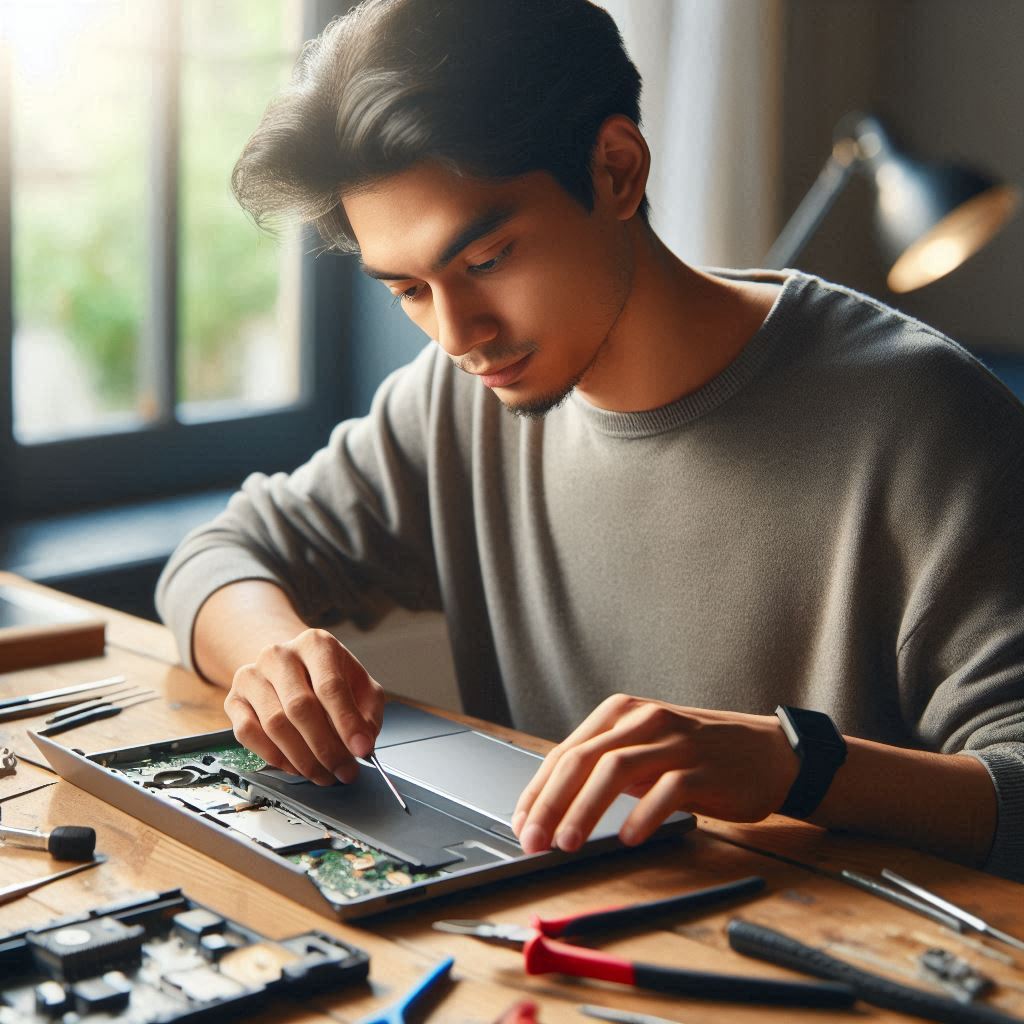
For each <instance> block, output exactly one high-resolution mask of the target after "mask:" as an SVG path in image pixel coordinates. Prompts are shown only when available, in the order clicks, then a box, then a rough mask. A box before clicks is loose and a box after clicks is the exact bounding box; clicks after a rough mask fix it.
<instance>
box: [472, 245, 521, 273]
mask: <svg viewBox="0 0 1024 1024" xmlns="http://www.w3.org/2000/svg"><path fill="white" fill-rule="evenodd" d="M511 251H512V246H511V244H509V245H506V246H505V248H504V249H502V250H501V252H499V253H498V255H497V256H492V257H491V258H490V259H489V260H484V262H483V263H474V264H473V265H472V266H471V267H470V268H469V272H470V273H471V274H490V273H493V272H494V271H495V270H497V269H498V267H499V266H500V265H501V264H502V263H503V262H504V261H505V257H506V256H508V254H509V253H510V252H511Z"/></svg>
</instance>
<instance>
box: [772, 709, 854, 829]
mask: <svg viewBox="0 0 1024 1024" xmlns="http://www.w3.org/2000/svg"><path fill="white" fill-rule="evenodd" d="M790 711H793V712H796V713H797V715H799V716H800V717H804V718H806V717H807V716H811V715H813V716H814V717H815V719H816V723H815V729H814V735H811V734H809V733H808V732H806V731H804V730H801V728H800V725H799V720H798V718H796V717H794V716H793V715H789V714H787V713H788V712H790ZM775 713H776V715H778V716H779V718H780V719H781V718H782V715H783V714H787V718H788V721H789V723H790V725H791V727H792V728H793V729H794V730H795V731H796V732H797V734H798V736H799V742H798V743H797V744H795V745H794V746H793V751H794V753H795V754H796V756H797V757H798V758H799V759H800V770H799V771H798V772H797V776H796V779H795V780H794V781H793V785H792V786H791V787H790V790H789V793H788V794H787V795H786V799H785V800H784V801H783V804H782V806H781V807H780V808H779V814H784V815H786V817H788V818H808V817H810V816H811V815H812V814H813V813H814V811H815V810H816V809H817V807H818V805H819V804H820V803H821V801H822V800H823V799H824V797H825V794H826V793H827V792H828V789H829V786H831V785H832V780H833V778H835V774H836V772H837V771H838V770H839V768H840V766H841V765H842V764H843V762H844V761H845V760H846V741H845V740H844V739H843V736H842V734H841V733H840V732H839V730H838V729H837V728H836V726H835V723H834V722H833V721H832V719H831V718H829V716H828V715H826V714H825V713H824V712H822V711H809V710H807V709H805V708H792V709H790V708H788V707H785V706H783V705H780V706H779V707H778V708H776V710H775ZM822 732H830V733H831V734H832V735H831V737H830V738H829V739H828V740H822V739H821V738H820V736H821V733H822Z"/></svg>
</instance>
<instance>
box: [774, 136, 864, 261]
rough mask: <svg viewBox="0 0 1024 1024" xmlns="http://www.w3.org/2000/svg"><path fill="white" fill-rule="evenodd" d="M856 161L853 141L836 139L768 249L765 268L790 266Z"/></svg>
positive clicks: (856, 150)
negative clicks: (802, 196) (815, 176)
mask: <svg viewBox="0 0 1024 1024" xmlns="http://www.w3.org/2000/svg"><path fill="white" fill-rule="evenodd" d="M857 159H858V149H857V144H856V142H854V140H853V139H840V140H839V141H838V142H837V143H836V144H835V146H833V147H832V152H831V153H830V154H829V158H828V160H826V161H825V166H824V167H823V168H822V169H821V171H820V173H819V174H818V177H817V178H816V179H815V182H814V184H813V185H812V186H811V187H810V189H809V190H808V192H807V195H805V196H804V198H803V200H802V201H801V203H800V205H799V206H798V207H797V208H796V210H795V211H794V212H793V216H792V217H790V218H789V220H788V221H787V222H786V226H785V227H784V228H783V229H782V231H781V232H780V234H779V237H778V238H776V239H775V241H774V243H772V247H771V249H769V250H768V255H767V256H766V257H765V258H764V266H765V267H767V268H769V269H775V270H781V269H782V268H783V267H788V266H791V265H792V263H793V260H795V259H796V258H797V256H799V255H800V253H801V252H803V248H804V246H805V245H806V244H807V242H808V241H809V239H810V238H811V236H812V235H813V234H814V232H815V231H816V230H817V229H818V225H819V224H820V223H821V222H822V221H823V220H824V219H825V215H826V214H827V213H828V211H829V210H831V209H832V204H833V203H835V201H836V199H838V198H839V195H840V193H841V192H842V191H843V189H844V188H845V187H846V183H847V182H848V181H849V180H850V175H851V174H852V173H853V169H854V165H855V163H856V161H857Z"/></svg>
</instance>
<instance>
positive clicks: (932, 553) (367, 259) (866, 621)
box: [158, 0, 1024, 877]
mask: <svg viewBox="0 0 1024 1024" xmlns="http://www.w3.org/2000/svg"><path fill="white" fill-rule="evenodd" d="M639 84H640V83H639V78H638V76H637V74H636V71H635V69H634V67H633V65H632V64H631V63H630V61H629V59H628V57H627V56H626V55H625V53H624V51H623V49H622V44H621V39H620V38H619V35H618V33H617V31H616V29H615V27H614V24H613V22H612V21H611V19H610V18H609V17H608V16H607V15H606V14H605V12H603V11H602V10H600V9H599V8H597V7H594V6H592V5H591V4H589V3H587V2H585V0H521V2H516V3H506V2H503V3H489V4H480V3H478V2H477V0H369V2H368V3H366V4H363V5H361V6H360V7H359V8H358V9H357V10H356V11H354V12H353V13H351V14H350V15H348V16H347V17H345V18H344V19H342V20H340V21H337V22H335V23H333V24H332V25H331V26H330V27H329V28H328V30H327V31H325V33H324V34H323V35H322V36H321V38H320V39H319V40H318V41H317V42H316V43H314V44H312V45H311V46H309V47H307V49H306V50H305V51H304V53H303V55H302V57H301V58H300V61H299V64H298V66H297V69H296V74H295V77H294V80H293V83H292V84H291V86H290V87H289V88H288V89H286V90H285V92H284V93H283V94H282V95H281V96H280V97H278V98H277V100H275V102H274V103H272V104H271V106H270V107H269V108H268V110H267V112H266V114H265V115H264V118H263V121H262V123H261V124H260V126H259V128H258V129H257V131H256V132H255V134H254V135H253V137H252V139H251V140H250V141H249V143H248V145H247V147H246V149H245V152H244V153H243V155H242V157H241V158H240V160H239V162H238V165H237V166H236V168H235V174H234V179H233V181H234V186H235V192H236V195H237V196H238V197H239V199H240V201H241V202H242V204H243V206H244V207H245V208H246V209H248V210H249V211H250V212H251V213H253V214H254V215H255V216H256V217H257V219H258V220H260V219H264V218H270V217H273V216H277V215H282V214H284V215H289V216H297V217H298V218H300V219H302V220H305V221H311V222H313V223H314V224H315V225H316V226H317V228H318V229H319V231H320V233H321V235H322V237H323V238H324V239H325V242H326V243H327V244H328V245H331V246H334V247H336V248H339V249H343V250H347V251H351V252H355V253H356V254H358V257H359V260H360V261H361V265H362V268H363V270H364V271H365V272H366V273H368V274H369V275H370V276H371V277H373V278H376V279H378V280H380V281H381V282H382V283H383V285H384V286H385V287H387V288H388V289H389V290H390V292H391V293H392V295H393V296H394V297H395V301H397V302H400V303H401V304H402V305H403V307H404V309H405V311H406V312H407V313H408V315H409V316H410V317H411V318H412V320H413V321H414V322H415V323H416V324H417V325H418V326H419V327H421V328H422V329H423V331H424V332H425V334H426V335H427V336H428V337H429V338H431V339H434V340H435V341H436V343H437V344H436V345H430V346H428V347H427V348H426V349H425V350H424V351H423V353H422V354H421V355H420V356H419V357H418V358H417V359H416V360H414V361H413V363H411V364H410V365H409V366H407V367H405V368H404V369H402V370H400V371H399V372H398V373H396V374H394V375H392V377H390V378H389V379H388V380H387V381H386V382H385V383H384V384H383V385H382V387H381V389H380V391H379V393H378V395H377V397H376V399H375V402H374V405H373V409H372V411H371V413H370V415H369V416H368V417H367V418H366V419H363V420H358V421H352V422H348V423H343V424H341V425H340V426H339V427H338V428H337V429H336V430H335V432H334V434H333V435H332V437H331V440H330V443H329V445H328V446H327V447H326V448H325V449H324V450H322V451H321V452H319V453H317V454H316V455H314V456H313V457H312V458H311V460H310V461H309V462H308V463H307V464H306V465H305V466H303V467H301V468H300V469H299V470H298V471H296V472H295V473H294V474H292V475H290V476H286V475H284V474H278V475H276V476H273V477H270V478H267V477H265V476H262V475H259V474H257V475H255V476H253V477H250V478H249V479H248V480H247V481H246V482H245V484H244V485H243V487H242V490H241V491H240V492H239V493H238V494H237V495H235V497H234V498H233V499H232V501H231V503H230V505H229V507H228V509H227V511H226V512H225V513H224V514H223V515H222V516H220V517H219V518H218V519H217V520H215V521H214V522H213V523H212V524H211V525H210V526H208V527H205V528H203V529H200V530H198V531H196V532H194V533H193V534H191V535H190V536H189V537H188V538H187V539H186V540H185V541H184V542H183V544H182V545H181V547H180V548H179V550H178V551H177V552H176V554H175V555H174V557H173V558H172V560H171V562H170V563H169V564H168V567H167V569H166V570H165V573H164V576H163V578H162V580H161V584H160V588H159V592H158V603H159V607H160V609H161V613H162V615H163V616H164V617H165V619H166V620H167V621H168V622H169V623H170V624H171V625H172V626H173V628H174V630H175V632H176V635H177V636H178V639H179V643H180V645H181V650H182V653H183V655H184V656H185V657H186V659H187V660H188V661H189V662H190V664H192V665H193V666H194V667H195V668H196V669H197V670H198V671H200V672H201V673H202V674H203V675H204V676H206V677H207V678H208V679H210V680H213V681H214V682H217V683H219V684H221V685H223V686H226V687H229V691H228V696H227V699H226V701H225V709H226V710H227V712H228V714H229V716H230V718H231V721H232V724H233V726H234V729H235V733H236V735H237V736H238V738H239V740H240V741H241V742H242V743H244V744H245V745H246V746H247V747H249V748H251V749H252V750H254V751H255V752H256V753H258V754H259V755H261V756H262V757H264V758H266V760H267V761H268V762H270V763H271V764H272V765H276V766H278V767H280V768H283V769H285V770H288V771H294V772H297V773H301V774H302V775H304V776H306V777H308V778H310V779H312V780H314V781H316V782H318V783H320V784H324V785H327V784H331V783H333V782H334V781H335V779H340V780H342V781H343V782H347V781H350V780H351V779H352V778H353V777H354V774H355V771H356V765H355V762H354V760H353V755H355V756H360V757H361V756H365V755H366V754H368V753H369V752H370V750H371V749H372V747H373V742H374V736H375V735H376V732H377V730H378V729H379V727H380V722H381V715H382V706H383V699H382V691H381V687H380V686H379V685H378V683H377V682H376V681H375V680H373V679H371V678H370V677H369V676H368V675H367V673H366V671H365V670H364V669H363V668H362V666H361V665H360V664H359V662H358V660H357V658H356V656H355V655H354V654H352V653H350V652H349V651H347V650H346V649H345V648H343V647H342V646H341V644H340V643H338V641H337V640H335V639H334V637H333V636H332V635H331V634H329V633H327V632H326V631H324V630H322V629H317V628H314V627H316V626H318V625H320V624H324V623H329V622H331V621H333V620H337V619H339V618H342V617H348V618H353V619H356V620H357V621H365V620H371V619H372V618H373V617H374V616H375V615H376V614H377V613H378V612H379V609H380V607H381V605H382V603H384V604H387V603H390V604H399V605H403V606H405V607H409V608H440V609H443V610H444V611H445V613H446V615H447V617H448V621H449V627H450V633H451V637H452V643H453V655H454V660H455V664H456V668H457V672H458V677H459V684H460V689H461V691H462V695H463V699H464V703H465V706H466V708H467V710H468V711H470V712H472V713H475V714H478V715H481V716H484V717H489V718H492V719H498V720H505V721H510V722H512V723H513V724H515V725H517V726H518V727H520V728H524V729H527V730H529V731H531V732H534V733H538V734H542V735H545V736H549V737H552V738H560V737H565V736H566V734H567V733H568V738H565V739H563V740H562V742H561V743H560V744H559V746H558V747H556V748H555V750H554V752H553V753H552V754H551V755H550V756H549V757H548V758H547V759H546V761H545V762H544V764H543V766H542V768H541V769H540V771H539V773H538V775H537V778H536V779H535V780H534V781H533V782H532V783H531V785H530V786H529V787H528V788H527V790H526V792H525V793H524V794H523V797H522V799H521V800H520V804H519V807H518V808H517V812H516V815H515V818H514V820H513V827H514V829H515V830H516V833H517V835H518V836H519V838H520V841H521V843H522V845H523V847H524V849H526V850H527V851H528V852H535V851H539V850H542V849H545V848H547V847H549V846H551V845H557V846H558V847H560V848H563V849H567V850H572V849H575V848H577V847H578V846H579V845H580V844H581V843H582V842H583V841H584V839H585V837H586V836H587V834H588V833H589V831H590V830H591V828H592V826H593V825H594V823H595V822H596V820H597V819H598V818H599V816H600V814H601V812H602V811H603V809H604V808H605V807H606V806H607V805H608V803H609V802H610V801H611V800H612V799H613V798H614V796H615V795H616V794H618V793H620V792H622V791H628V792H631V793H634V794H636V795H640V796H641V799H640V800H639V802H638V804H637V805H636V808H635V810H634V811H633V813H632V814H631V816H630V818H629V820H628V821H627V822H626V825H625V826H624V828H623V831H622V833H621V838H622V839H623V841H624V842H626V843H629V844H634V843H639V842H642V841H643V840H644V839H645V838H646V837H648V836H649V835H650V834H651V832H652V831H653V830H654V829H655V828H656V827H657V825H658V824H659V823H660V822H661V821H662V820H664V818H665V817H667V816H668V814H669V813H671V812H672V811H673V810H675V809H677V808H685V809H689V810H692V811H697V812H702V813H706V814H709V815H713V816H716V817H720V818H725V819H732V820H740V821H754V820H759V819H761V818H763V817H765V816H766V815H768V814H770V813H773V812H776V811H779V810H780V809H781V810H782V811H783V812H784V813H788V814H792V815H794V816H799V817H806V818H810V820H812V821H814V822H816V823H819V824H821V825H824V826H828V827H836V828H842V829H848V830H855V831H861V832H866V833H873V834H878V835H886V836H890V837H893V838H895V839H898V840H900V841H903V842H907V843H912V844H915V845H917V846H919V847H922V848H925V849H930V850H933V851H936V852H938V853H940V854H943V855H945V856H948V857H952V858H956V859H959V860H961V861H964V862H968V863H972V864H975V865H981V866H986V867H987V868H988V869H989V870H993V871H998V872H1000V873H1002V874H1006V875H1016V877H1024V874H1022V870H1024V869H1022V865H1024V856H1022V852H1024V726H1022V722H1024V685H1022V679H1024V614H1022V612H1024V530H1022V529H1021V527H1022V526H1024V524H1022V522H1021V509H1022V508H1024V472H1022V469H1024V466H1022V454H1024V410H1022V408H1021V406H1020V405H1019V403H1017V402H1016V400H1015V399H1014V398H1013V397H1012V396H1011V395H1010V394H1009V393H1008V392H1007V391H1006V390H1005V389H1004V388H1003V387H1002V386H1001V385H1000V384H999V383H998V382H997V381H995V380H994V379H993V378H992V377H991V376H989V375H988V374H987V373H986V372H985V371H984V370H983V369H982V368H981V367H980V366H979V365H978V364H977V363H976V362H975V361H974V360H972V359H971V358H970V356H968V355H967V354H966V353H965V352H964V351H963V350H962V349H960V348H959V347H957V346H956V345H955V344H954V343H952V342H950V341H949V340H948V339H946V338H944V337H942V336H941V335H939V334H937V333H936V332H935V331H933V330H931V329H929V328H927V327H925V326H924V325H922V324H920V323H917V322H915V321H912V320H910V319H908V318H906V317H903V316H901V315H899V314H897V313H895V312H894V311H892V310H889V309H887V308H885V307H884V306H882V305H880V304H879V303H877V302H875V301H873V300H871V299H867V298H865V297H863V296H858V295H856V294H853V293H850V292H848V291H846V290H844V289H842V288H838V287H836V286H832V285H828V284H826V283H825V282H822V281H819V280H817V279H815V278H812V277H809V276H807V275H804V274H799V273H793V272H789V273H784V274H769V273H757V272H748V273H737V272H722V271H715V272H713V273H712V272H705V271H701V270H697V269H695V268H691V267H688V266H686V265H685V264H683V263H682V262H681V261H680V260H679V259H678V258H676V257H675V256H674V255H673V254H672V253H671V252H669V251H668V250H667V249H666V248H665V246H664V245H663V244H662V243H661V241H660V240H659V239H658V238H657V236H656V235H655V234H654V232H653V231H652V230H651V229H650V227H649V225H648V222H647V215H646V201H645V196H644V189H645V185H646V180H647V174H648V168H649V159H650V158H649V153H648V149H647V146H646V144H645V142H644V139H643V136H642V135H641V133H640V131H639V129H638V127H637V124H638V121H639ZM510 413H511V414H512V415H509V414H510ZM622 691H625V692H628V693H632V694H636V695H637V696H624V695H623V692H622ZM776 705H786V706H792V707H795V708H796V709H801V708H802V709H805V710H806V711H807V712H809V713H801V712H800V711H799V710H796V711H793V712H789V713H787V712H781V713H780V715H781V717H776V715H775V714H774V713H773V709H775V708H776ZM826 715H827V716H830V718H831V719H832V722H834V723H835V728H833V725H832V722H830V721H829V720H828V718H826V717H825V716H826ZM781 719H785V720H786V721H785V725H786V728H787V729H788V733H787V731H784V729H783V727H782V724H783V723H782V721H781ZM836 728H837V729H838V730H839V731H840V732H842V733H843V734H845V751H844V749H843V748H844V742H843V740H842V739H840V738H839V736H838V733H837V732H836ZM794 730H795V731H794ZM844 757H845V759H844ZM467 770H472V766H467Z"/></svg>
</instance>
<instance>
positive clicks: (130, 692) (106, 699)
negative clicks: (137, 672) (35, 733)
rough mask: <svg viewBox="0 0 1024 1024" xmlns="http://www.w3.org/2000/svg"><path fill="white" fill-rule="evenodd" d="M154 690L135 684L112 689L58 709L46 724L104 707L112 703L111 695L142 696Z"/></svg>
mask: <svg viewBox="0 0 1024 1024" xmlns="http://www.w3.org/2000/svg"><path fill="white" fill-rule="evenodd" d="M152 692H153V691H152V690H138V689H137V688H136V687H134V686H124V687H122V688H121V689H120V690H111V691H110V692H109V693H104V694H101V695H100V696H99V697H92V698H90V699H89V700H83V701H79V702H78V703H77V704H72V705H71V706H70V707H66V708H64V709H63V710H62V711H58V712H57V713H56V714H53V715H50V717H49V718H48V719H46V724H47V725H50V724H51V723H52V722H60V721H62V720H63V719H65V718H70V717H71V716H72V715H77V714H80V713H81V712H83V711H90V710H92V709H93V708H99V707H104V706H105V705H107V704H109V703H111V701H110V698H111V697H124V696H125V695H127V696H128V697H141V696H142V695H143V694H144V693H152Z"/></svg>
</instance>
